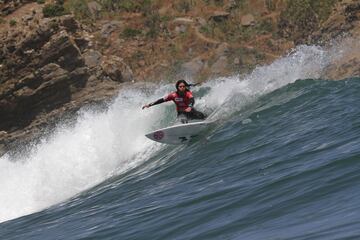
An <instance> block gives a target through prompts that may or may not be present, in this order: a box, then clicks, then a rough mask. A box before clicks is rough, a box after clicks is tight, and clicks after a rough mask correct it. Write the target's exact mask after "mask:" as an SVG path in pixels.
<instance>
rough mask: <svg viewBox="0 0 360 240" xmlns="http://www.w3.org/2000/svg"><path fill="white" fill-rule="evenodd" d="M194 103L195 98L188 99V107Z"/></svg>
mask: <svg viewBox="0 0 360 240" xmlns="http://www.w3.org/2000/svg"><path fill="white" fill-rule="evenodd" d="M194 104H195V99H194V98H193V97H192V98H190V99H189V107H191V108H193V107H194Z"/></svg>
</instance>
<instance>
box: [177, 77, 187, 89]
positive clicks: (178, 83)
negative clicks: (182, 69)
mask: <svg viewBox="0 0 360 240" xmlns="http://www.w3.org/2000/svg"><path fill="white" fill-rule="evenodd" d="M180 83H183V84H185V87H186V90H187V91H189V87H190V84H188V83H187V82H186V81H185V80H184V79H180V80H178V81H177V82H176V84H175V87H176V90H179V85H180Z"/></svg>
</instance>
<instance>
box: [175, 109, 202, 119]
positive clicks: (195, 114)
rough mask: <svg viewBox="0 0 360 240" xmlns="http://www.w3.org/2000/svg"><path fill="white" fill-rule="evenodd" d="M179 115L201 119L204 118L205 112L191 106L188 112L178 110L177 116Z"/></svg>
mask: <svg viewBox="0 0 360 240" xmlns="http://www.w3.org/2000/svg"><path fill="white" fill-rule="evenodd" d="M180 115H184V116H185V117H186V118H187V119H189V120H191V119H201V120H203V119H205V118H206V115H205V114H203V113H202V112H199V111H197V110H195V109H194V108H192V109H191V111H190V112H178V116H180Z"/></svg>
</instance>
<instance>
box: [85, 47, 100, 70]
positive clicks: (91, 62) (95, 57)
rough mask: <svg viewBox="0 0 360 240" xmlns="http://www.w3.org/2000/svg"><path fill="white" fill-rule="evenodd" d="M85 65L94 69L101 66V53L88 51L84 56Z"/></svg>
mask: <svg viewBox="0 0 360 240" xmlns="http://www.w3.org/2000/svg"><path fill="white" fill-rule="evenodd" d="M83 57H84V61H85V65H86V66H88V67H90V68H93V67H97V66H100V65H101V60H102V55H101V53H100V52H98V51H95V50H92V49H91V50H89V51H86V52H85V53H84V54H83Z"/></svg>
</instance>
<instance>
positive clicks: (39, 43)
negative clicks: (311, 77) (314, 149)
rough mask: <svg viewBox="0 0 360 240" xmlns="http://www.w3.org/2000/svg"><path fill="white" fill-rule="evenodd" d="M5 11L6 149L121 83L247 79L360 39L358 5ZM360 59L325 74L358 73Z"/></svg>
mask: <svg viewBox="0 0 360 240" xmlns="http://www.w3.org/2000/svg"><path fill="white" fill-rule="evenodd" d="M0 13H1V17H0V27H1V30H0V152H4V151H6V150H7V149H11V148H12V147H13V146H15V145H17V144H19V143H20V142H23V141H28V140H31V139H34V138H36V136H38V135H39V134H40V133H41V132H42V131H43V129H44V128H45V127H48V126H49V124H50V126H51V124H52V123H56V121H57V120H58V119H59V118H60V117H64V115H65V114H69V115H71V114H75V113H76V111H77V110H78V109H79V108H80V107H82V106H84V105H86V104H94V103H101V102H103V101H106V100H108V99H111V97H112V96H114V95H116V93H117V92H118V91H119V89H120V88H121V87H122V86H123V85H124V84H132V83H134V82H139V81H159V80H165V81H173V78H179V77H185V78H187V79H191V80H196V81H203V80H206V79H207V78H209V77H212V76H224V75H228V74H233V73H234V72H238V71H240V72H242V73H244V72H247V71H251V69H252V68H253V67H254V66H256V65H259V64H268V63H270V62H272V61H273V60H275V59H276V58H278V57H280V56H282V55H284V54H285V53H286V52H288V51H289V50H290V49H291V48H293V47H294V46H296V45H297V44H322V45H326V44H328V43H330V42H331V41H332V40H333V39H334V38H339V37H341V36H343V35H346V36H347V37H349V36H351V39H358V37H359V34H360V3H359V1H356V0H343V1H336V0H328V1H326V0H322V1H312V0H301V1H300V0H299V1H286V0H266V1H264V0H252V1H250V0H248V1H247V0H242V1H240V0H238V1H235V0H228V1H227V0H206V1H205V0H204V1H192V0H177V1H166V0H162V1H161V0H158V1H146V0H138V1H121V2H117V1H85V0H82V1H80V0H68V1H65V2H62V1H57V2H51V1H49V2H46V3H45V2H42V1H37V2H34V1H29V0H28V1H21V0H16V1H10V0H3V1H1V2H0ZM355 42H356V41H355ZM354 46H358V45H356V44H354ZM358 50H360V48H359V49H358ZM359 52H360V51H352V52H350V53H349V54H345V55H344V58H342V59H339V60H338V62H334V63H332V65H331V67H329V68H328V71H327V72H326V73H325V76H326V77H328V78H331V79H342V78H345V77H349V76H354V75H359V74H360V73H359V62H360V61H359V60H360V56H359Z"/></svg>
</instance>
